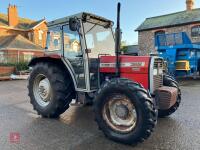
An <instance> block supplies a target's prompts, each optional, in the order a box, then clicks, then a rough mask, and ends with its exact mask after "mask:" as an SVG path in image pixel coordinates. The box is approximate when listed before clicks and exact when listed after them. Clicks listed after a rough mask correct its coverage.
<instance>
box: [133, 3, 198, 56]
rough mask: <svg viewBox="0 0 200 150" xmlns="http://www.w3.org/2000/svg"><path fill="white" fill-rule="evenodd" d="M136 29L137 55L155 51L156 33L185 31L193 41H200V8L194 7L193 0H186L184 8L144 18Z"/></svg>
mask: <svg viewBox="0 0 200 150" xmlns="http://www.w3.org/2000/svg"><path fill="white" fill-rule="evenodd" d="M136 31H138V44H139V55H149V54H150V53H155V52H156V48H155V37H156V35H157V34H170V33H179V32H186V33H187V35H188V37H189V38H190V39H191V41H192V42H193V43H200V8H198V9H194V0H186V10H185V11H181V12H176V13H172V14H166V15H162V16H156V17H151V18H146V20H145V21H144V22H143V23H142V24H141V25H140V26H139V27H138V28H137V29H136Z"/></svg>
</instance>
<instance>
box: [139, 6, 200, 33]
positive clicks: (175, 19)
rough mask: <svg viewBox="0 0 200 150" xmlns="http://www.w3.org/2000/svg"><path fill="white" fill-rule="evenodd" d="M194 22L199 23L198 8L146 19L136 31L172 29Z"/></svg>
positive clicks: (199, 9) (199, 12) (199, 13)
mask: <svg viewBox="0 0 200 150" xmlns="http://www.w3.org/2000/svg"><path fill="white" fill-rule="evenodd" d="M195 22H200V8H198V9H193V10H191V11H181V12H176V13H172V14H167V15H163V16H157V17H151V18H147V19H146V20H145V21H144V22H143V23H142V24H141V25H140V26H139V27H138V28H137V29H136V31H143V30H151V29H157V28H161V27H162V28H163V27H173V26H178V25H184V24H190V23H195Z"/></svg>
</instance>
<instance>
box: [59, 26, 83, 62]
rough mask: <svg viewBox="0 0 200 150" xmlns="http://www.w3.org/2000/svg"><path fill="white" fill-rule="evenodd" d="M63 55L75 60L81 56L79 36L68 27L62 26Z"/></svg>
mask: <svg viewBox="0 0 200 150" xmlns="http://www.w3.org/2000/svg"><path fill="white" fill-rule="evenodd" d="M63 39H64V55H65V57H67V58H75V57H78V56H79V55H81V54H82V52H81V43H80V37H79V34H78V33H77V32H75V31H71V30H70V29H69V26H68V25H65V26H63Z"/></svg>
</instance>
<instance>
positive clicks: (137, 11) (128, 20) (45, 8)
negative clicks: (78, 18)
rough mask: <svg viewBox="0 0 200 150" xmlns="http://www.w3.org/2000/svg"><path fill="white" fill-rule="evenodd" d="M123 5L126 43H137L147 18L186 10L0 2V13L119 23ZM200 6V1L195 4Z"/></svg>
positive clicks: (112, 2)
mask: <svg viewBox="0 0 200 150" xmlns="http://www.w3.org/2000/svg"><path fill="white" fill-rule="evenodd" d="M118 1H120V2H121V3H122V11H121V27H122V31H123V40H125V41H126V42H127V43H128V44H135V43H137V39H138V38H137V32H134V30H135V29H136V28H137V27H138V26H139V25H140V24H141V23H142V22H143V21H144V19H145V18H147V17H152V16H158V15H163V14H168V13H173V12H177V11H183V10H185V8H186V6H185V0H0V12H1V13H7V7H8V4H9V3H10V4H16V5H17V6H18V9H19V10H18V11H19V15H20V16H21V17H26V18H31V19H35V20H39V19H42V18H44V17H45V18H46V19H47V21H51V20H53V19H56V18H61V17H65V16H68V15H72V14H75V13H78V12H82V11H85V12H91V13H95V14H97V15H100V16H104V17H106V18H109V19H111V20H113V21H116V6H117V2H118ZM195 7H196V8H199V7H200V0H196V1H195Z"/></svg>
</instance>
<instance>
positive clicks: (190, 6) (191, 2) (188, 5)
mask: <svg viewBox="0 0 200 150" xmlns="http://www.w3.org/2000/svg"><path fill="white" fill-rule="evenodd" d="M186 9H187V11H190V10H192V9H194V0H186Z"/></svg>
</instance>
